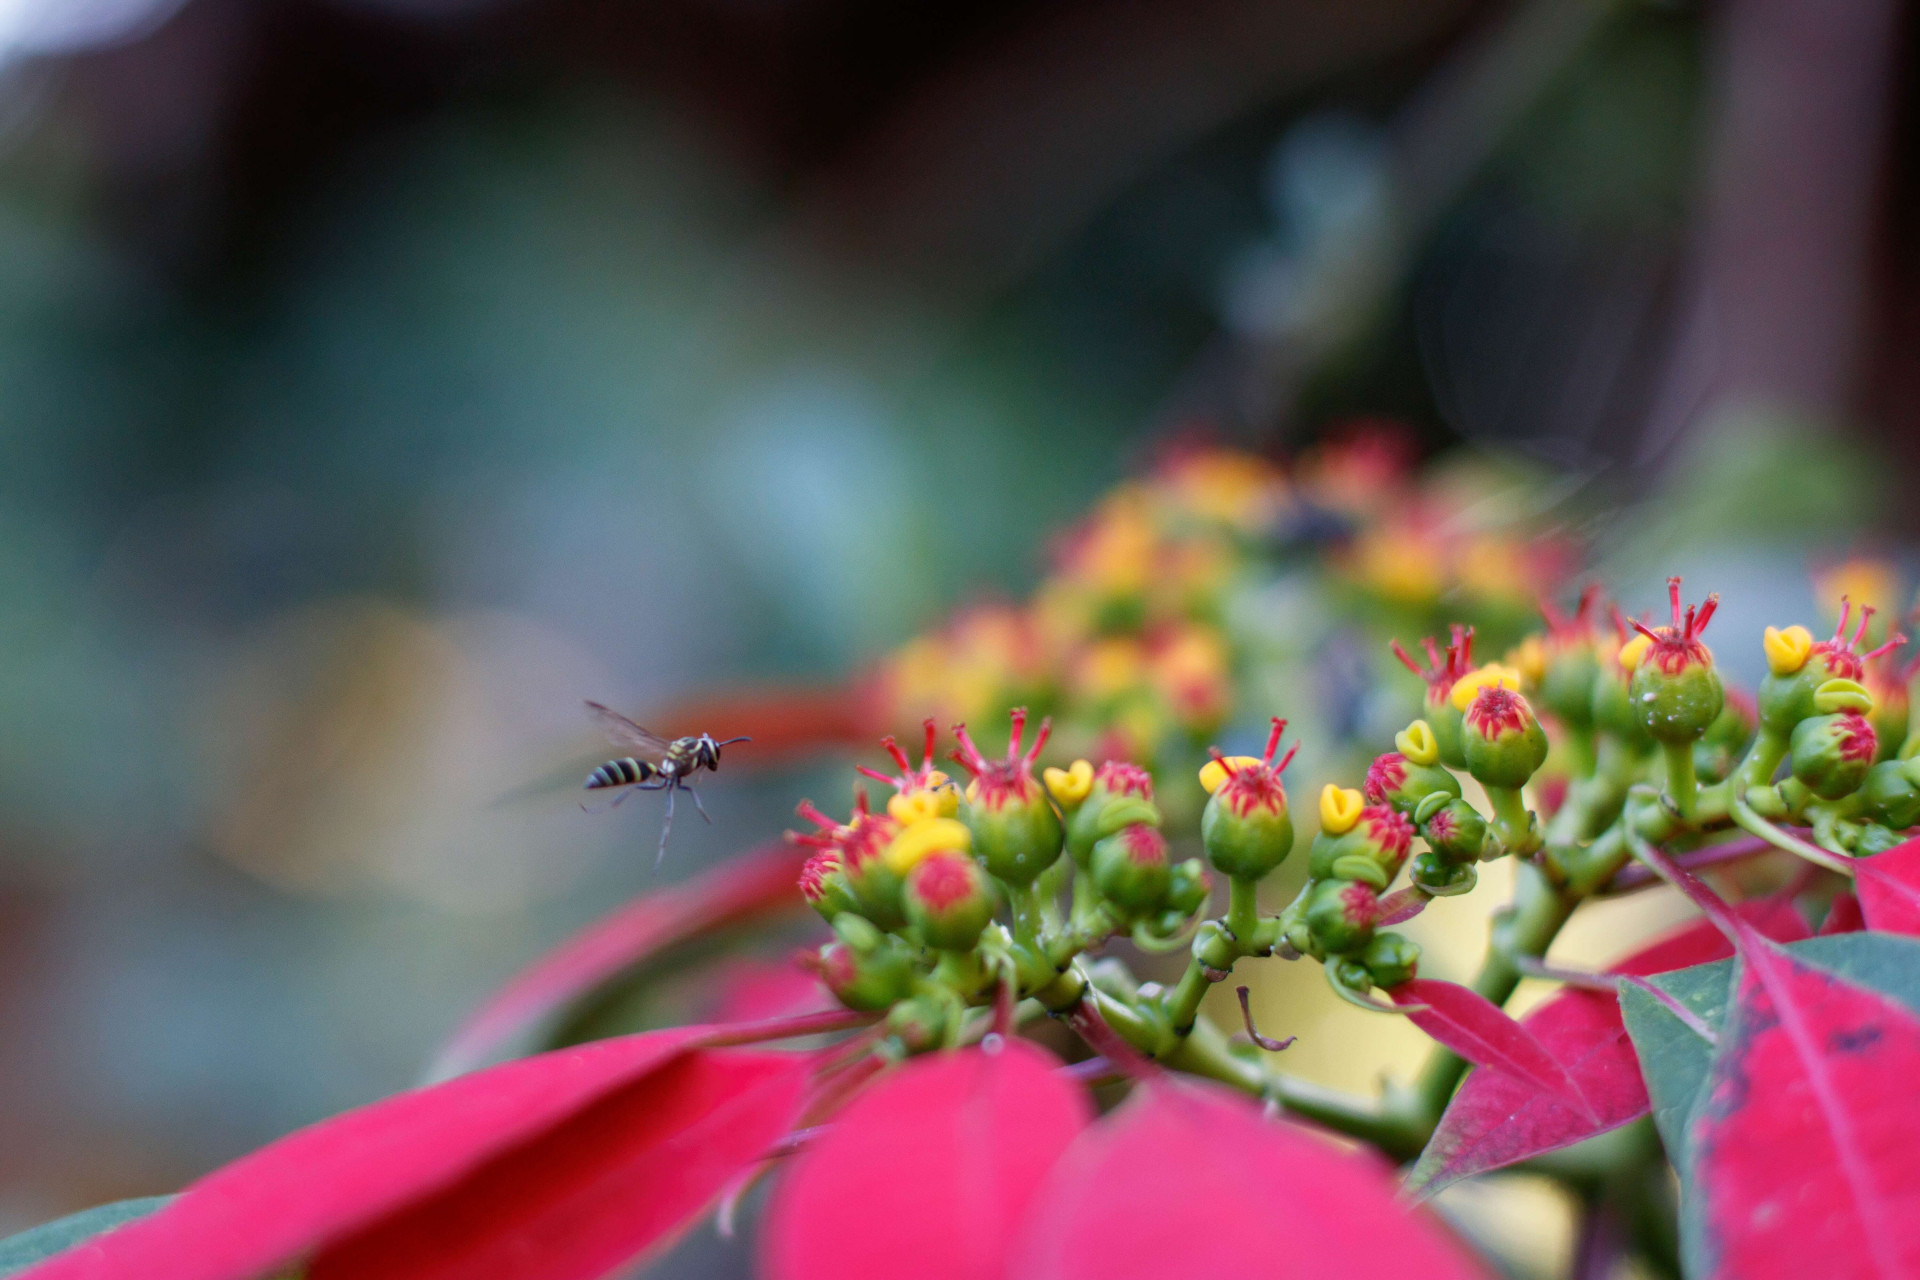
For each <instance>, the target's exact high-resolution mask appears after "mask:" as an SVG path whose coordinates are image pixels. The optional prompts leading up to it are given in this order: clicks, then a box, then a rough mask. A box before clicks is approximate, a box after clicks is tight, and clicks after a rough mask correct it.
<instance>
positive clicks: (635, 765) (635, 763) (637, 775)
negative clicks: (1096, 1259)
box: [586, 756, 658, 791]
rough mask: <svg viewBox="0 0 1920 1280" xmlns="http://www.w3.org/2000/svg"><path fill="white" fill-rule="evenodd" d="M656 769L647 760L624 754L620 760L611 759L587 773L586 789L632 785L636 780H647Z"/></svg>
mask: <svg viewBox="0 0 1920 1280" xmlns="http://www.w3.org/2000/svg"><path fill="white" fill-rule="evenodd" d="M657 772H658V770H656V769H655V768H654V767H653V766H652V765H650V764H648V763H647V762H646V761H645V760H635V759H634V758H633V757H632V756H622V757H621V758H620V759H618V760H609V761H607V762H606V763H605V764H603V765H601V766H600V767H599V768H598V769H595V770H594V771H593V772H592V773H590V774H588V775H587V785H586V789H587V790H588V791H592V790H594V789H596V788H599V787H630V786H632V785H633V784H634V783H636V782H645V781H646V780H647V779H648V778H651V777H652V776H653V775H654V774H655V773H657Z"/></svg>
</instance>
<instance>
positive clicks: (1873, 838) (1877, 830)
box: [1853, 822, 1907, 858]
mask: <svg viewBox="0 0 1920 1280" xmlns="http://www.w3.org/2000/svg"><path fill="white" fill-rule="evenodd" d="M1906 842H1907V836H1906V834H1905V832H1901V831H1893V830H1890V829H1889V828H1887V827H1883V826H1881V825H1880V824H1879V823H1877V822H1869V823H1868V824H1867V825H1866V826H1864V827H1862V828H1860V839H1859V841H1858V842H1857V843H1856V844H1855V845H1854V847H1853V856H1854V857H1856V858H1871V857H1872V856H1873V855H1874V854H1876V853H1885V852H1886V851H1887V850H1889V849H1896V848H1898V847H1899V846H1901V845H1903V844H1905V843H1906Z"/></svg>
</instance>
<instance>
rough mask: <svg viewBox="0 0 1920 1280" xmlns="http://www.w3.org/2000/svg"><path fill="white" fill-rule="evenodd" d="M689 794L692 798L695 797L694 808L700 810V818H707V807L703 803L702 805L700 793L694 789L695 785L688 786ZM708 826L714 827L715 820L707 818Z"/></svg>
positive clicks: (689, 784)
mask: <svg viewBox="0 0 1920 1280" xmlns="http://www.w3.org/2000/svg"><path fill="white" fill-rule="evenodd" d="M687 792H688V794H690V795H692V796H693V807H694V808H696V809H698V810H699V811H700V816H701V817H703V818H707V806H705V805H703V804H701V803H700V793H699V792H698V791H695V790H694V789H693V784H692V783H688V784H687ZM707 825H708V826H712V825H713V819H712V818H707Z"/></svg>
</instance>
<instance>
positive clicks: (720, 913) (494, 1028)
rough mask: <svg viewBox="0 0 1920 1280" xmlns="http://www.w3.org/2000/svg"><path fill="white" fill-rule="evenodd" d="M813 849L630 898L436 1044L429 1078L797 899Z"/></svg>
mask: <svg viewBox="0 0 1920 1280" xmlns="http://www.w3.org/2000/svg"><path fill="white" fill-rule="evenodd" d="M808 853H809V851H808V850H806V849H801V848H795V847H794V846H793V845H790V844H785V843H782V844H769V845H764V846H762V847H761V848H759V849H756V850H753V851H752V852H750V853H747V854H744V855H742V856H740V857H738V858H733V859H729V860H728V861H727V862H726V863H724V864H722V865H721V866H719V867H717V868H715V869H714V870H712V871H709V872H707V873H706V874H704V875H700V876H695V877H694V878H693V879H691V880H688V881H686V882H685V883H683V884H677V885H674V886H673V887H672V888H669V889H665V890H662V891H661V892H659V893H655V894H649V895H648V896H646V897H643V898H639V899H636V900H635V901H633V902H631V903H628V904H627V905H626V906H624V907H622V908H621V909H620V910H618V911H616V912H614V913H613V914H612V915H610V916H607V917H606V918H605V919H603V920H601V921H600V922H599V923H598V924H595V925H593V926H592V927H590V928H588V929H587V930H585V931H584V932H582V933H580V934H577V935H576V936H574V937H573V938H572V939H570V940H569V941H567V942H565V943H562V944H561V945H560V946H559V947H558V948H556V949H555V950H553V951H550V952H548V953H547V955H546V956H544V957H543V958H542V959H540V960H539V961H537V962H536V963H535V964H534V965H533V966H532V967H530V968H528V969H526V970H523V971H522V972H521V974H520V975H519V976H518V977H516V978H515V979H513V981H511V982H509V983H508V984H507V985H506V986H505V987H503V988H501V990H500V991H499V992H498V993H497V994H495V995H494V997H493V998H492V999H490V1000H489V1001H487V1003H486V1004H484V1005H482V1006H481V1008H480V1009H479V1010H478V1011H477V1012H476V1013H474V1015H473V1016H472V1017H470V1018H468V1019H467V1021H466V1023H465V1024H464V1025H462V1026H461V1028H460V1029H459V1030H458V1031H456V1032H455V1033H454V1034H453V1038H452V1039H451V1040H449V1041H448V1042H447V1045H446V1047H445V1048H443V1049H442V1050H441V1051H440V1055H439V1057H438V1058H437V1059H436V1060H435V1062H434V1064H433V1067H432V1069H431V1071H430V1072H429V1073H428V1074H429V1078H430V1079H435V1080H444V1079H447V1078H449V1077H451V1076H455V1075H458V1074H460V1073H461V1072H463V1071H470V1070H472V1069H473V1068H474V1067H476V1066H479V1065H481V1064H482V1063H485V1062H487V1061H489V1060H491V1059H493V1058H495V1057H500V1056H505V1054H507V1053H508V1052H510V1051H511V1049H512V1048H513V1046H514V1045H515V1044H517V1043H518V1042H519V1041H520V1040H522V1039H524V1038H526V1037H527V1035H528V1033H529V1031H530V1030H531V1029H532V1028H534V1027H537V1026H538V1025H540V1024H542V1023H544V1022H545V1021H547V1020H548V1019H550V1018H552V1017H554V1016H555V1015H556V1014H559V1013H561V1012H563V1011H564V1010H565V1009H567V1008H568V1007H570V1006H571V1005H572V1004H573V1002H574V1001H576V1000H579V999H581V998H582V997H584V996H586V995H588V994H590V993H591V992H592V991H594V990H595V989H596V988H598V987H599V986H600V985H601V984H602V983H604V982H606V981H608V980H609V979H611V978H613V977H615V976H617V975H619V974H620V973H622V972H624V971H626V970H628V969H631V968H633V967H634V966H635V965H638V964H641V963H642V962H644V961H645V960H647V959H648V958H649V957H650V956H654V955H657V954H659V953H660V952H661V951H663V950H665V949H666V948H668V947H671V946H675V945H677V944H679V943H682V942H685V941H687V940H689V939H690V938H694V937H697V936H698V935H700V934H702V933H706V932H708V931H709V930H712V929H717V928H721V927H724V926H727V925H734V924H740V923H743V922H745V921H748V920H753V919H756V918H759V917H761V916H768V915H776V914H780V913H784V912H788V911H792V910H794V909H795V908H796V907H798V906H799V905H800V903H799V901H798V900H797V899H796V898H795V897H794V893H793V885H794V880H795V877H797V876H798V875H799V873H800V868H801V867H802V866H803V865H804V864H805V862H806V860H807V856H808Z"/></svg>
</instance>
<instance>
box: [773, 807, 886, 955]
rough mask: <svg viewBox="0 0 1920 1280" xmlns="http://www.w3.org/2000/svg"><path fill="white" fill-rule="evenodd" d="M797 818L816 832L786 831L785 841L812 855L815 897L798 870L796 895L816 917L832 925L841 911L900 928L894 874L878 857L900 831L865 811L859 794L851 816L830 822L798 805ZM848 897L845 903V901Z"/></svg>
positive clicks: (884, 927)
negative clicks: (798, 886)
mask: <svg viewBox="0 0 1920 1280" xmlns="http://www.w3.org/2000/svg"><path fill="white" fill-rule="evenodd" d="M799 814H800V816H801V817H803V818H805V819H807V821H809V822H811V823H813V824H814V825H815V826H817V827H819V828H820V829H819V830H818V831H816V832H810V833H807V834H804V835H803V834H800V833H797V832H793V831H789V832H788V833H787V839H788V840H790V841H792V842H793V843H795V844H802V845H806V846H808V847H810V848H812V849H814V850H816V852H815V854H814V856H813V857H812V858H810V859H808V861H807V867H809V868H812V867H815V864H816V863H818V864H819V866H818V868H816V870H817V875H816V876H815V877H814V879H815V882H816V888H817V890H818V893H819V897H818V898H817V899H816V898H815V897H814V895H813V894H812V893H809V892H808V879H809V876H808V872H807V870H806V869H805V868H803V869H802V871H801V877H800V892H801V893H802V894H803V895H806V897H807V900H808V901H809V902H811V903H813V905H814V909H815V910H817V911H819V912H820V914H821V915H823V916H826V917H827V919H828V920H832V919H833V918H834V916H836V915H838V914H839V913H840V912H841V911H845V910H853V911H858V912H859V913H860V914H861V915H863V916H865V917H866V918H867V919H869V920H871V921H873V923H874V924H876V925H878V926H880V927H881V928H882V929H898V928H899V927H900V926H901V925H903V924H905V923H906V916H905V915H904V914H903V913H902V911H901V906H900V875H899V873H898V872H897V871H895V870H894V869H893V868H892V867H890V866H889V865H888V864H887V861H886V859H885V858H884V857H883V856H882V855H883V854H885V852H886V850H887V846H888V845H890V844H892V843H893V838H894V836H896V835H897V834H899V831H900V824H899V823H897V822H895V821H894V820H893V819H891V818H888V817H885V816H883V815H881V814H877V813H869V812H868V811H867V795H866V792H864V791H862V792H860V794H859V795H858V797H857V798H856V799H855V801H854V811H853V816H852V817H851V818H849V819H848V820H847V821H846V822H844V823H841V822H836V821H834V820H833V819H832V818H829V817H828V816H827V815H826V814H824V813H822V812H820V810H819V809H816V808H815V807H814V805H813V802H812V801H810V800H802V801H801V802H800V807H799ZM848 898H850V899H851V902H850V903H849V902H848V901H847V899H848Z"/></svg>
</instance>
